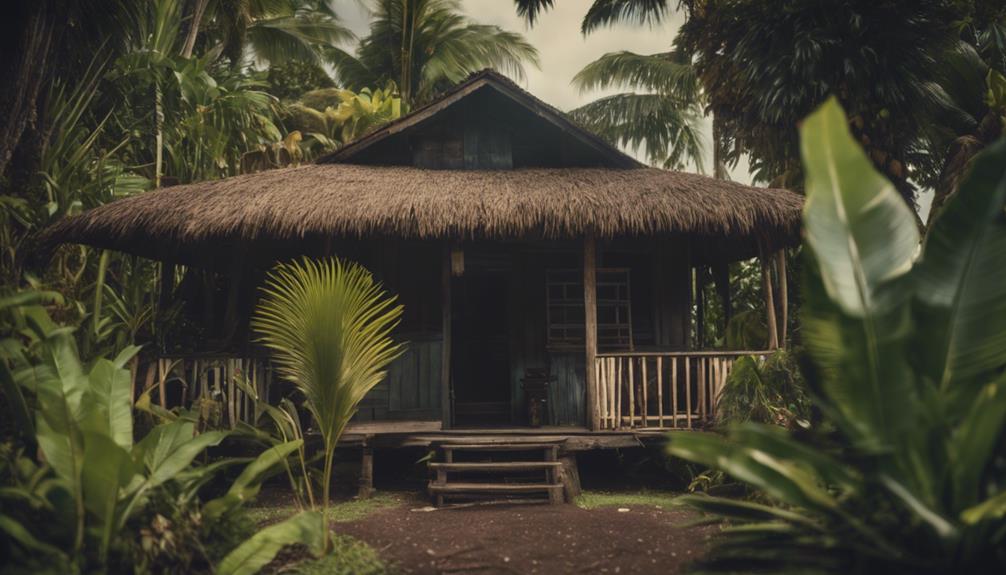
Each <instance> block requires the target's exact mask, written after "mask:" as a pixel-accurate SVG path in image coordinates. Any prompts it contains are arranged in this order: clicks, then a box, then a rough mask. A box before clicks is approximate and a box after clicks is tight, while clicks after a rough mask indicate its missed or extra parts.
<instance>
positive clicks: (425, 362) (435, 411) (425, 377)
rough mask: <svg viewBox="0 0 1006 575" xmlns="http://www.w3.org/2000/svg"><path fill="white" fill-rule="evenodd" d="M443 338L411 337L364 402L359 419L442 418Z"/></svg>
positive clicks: (361, 404)
mask: <svg viewBox="0 0 1006 575" xmlns="http://www.w3.org/2000/svg"><path fill="white" fill-rule="evenodd" d="M441 345H442V342H441V340H440V339H439V338H438V339H434V340H427V341H410V342H409V347H408V350H407V351H406V352H405V353H404V354H403V355H402V357H400V358H398V359H397V360H395V362H394V363H393V364H392V365H391V366H390V368H389V369H388V376H387V377H386V378H385V379H384V381H382V382H381V383H379V384H378V385H377V387H375V388H374V389H372V390H371V391H370V393H368V394H367V397H365V398H364V399H363V401H362V402H360V410H359V411H358V412H357V416H356V420H357V421H381V420H402V419H409V420H420V421H422V420H438V419H440V361H441V359H440V357H441V356H440V354H441Z"/></svg>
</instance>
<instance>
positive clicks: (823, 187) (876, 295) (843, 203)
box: [800, 98, 919, 318]
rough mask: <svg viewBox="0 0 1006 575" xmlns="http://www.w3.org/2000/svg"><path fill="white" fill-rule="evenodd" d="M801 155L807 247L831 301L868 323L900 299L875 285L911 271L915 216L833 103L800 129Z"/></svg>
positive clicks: (915, 240) (916, 234) (916, 233)
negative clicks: (871, 160) (875, 164)
mask: <svg viewBox="0 0 1006 575" xmlns="http://www.w3.org/2000/svg"><path fill="white" fill-rule="evenodd" d="M800 150H801V153H802V156H803V162H804V169H805V170H806V173H807V184H806V191H807V203H806V206H805V207H804V223H805V226H806V232H807V235H806V242H807V245H808V246H810V248H811V249H812V250H813V251H814V254H815V255H816V256H817V259H818V263H819V266H820V271H821V279H822V281H823V282H824V286H825V288H826V289H827V292H828V295H829V296H830V297H831V299H832V300H833V301H834V302H835V303H837V304H838V305H839V307H840V308H841V309H842V311H844V312H845V313H847V314H849V315H850V316H852V317H862V318H868V317H869V316H871V315H873V314H875V313H876V311H875V310H877V309H881V308H883V307H885V306H886V305H890V301H887V300H894V301H898V300H899V299H900V297H903V296H899V295H898V294H896V293H889V292H887V293H885V292H884V291H883V290H882V289H881V286H882V284H884V283H887V282H890V281H891V280H892V279H895V278H897V277H899V276H903V275H905V274H907V273H908V272H909V270H910V269H911V266H912V258H913V256H914V255H915V252H916V250H917V248H918V245H919V231H918V228H917V227H916V224H915V218H914V217H913V215H912V212H911V210H910V208H909V207H908V206H907V205H906V204H905V202H904V200H902V199H901V196H899V195H898V193H897V191H896V190H895V189H894V186H893V185H892V184H891V183H890V182H889V181H887V179H886V178H884V177H883V176H882V175H880V173H878V172H877V170H876V169H875V168H874V167H873V164H872V162H870V160H869V159H867V157H866V154H864V153H863V151H862V149H860V147H859V146H858V145H857V144H856V142H855V140H853V138H852V135H851V134H850V133H849V127H848V122H847V121H846V119H845V114H844V112H843V111H842V108H841V106H839V104H838V102H837V101H836V100H835V99H834V98H831V99H829V100H828V101H827V102H826V103H825V104H824V105H823V106H821V107H820V108H819V109H818V110H817V111H816V112H814V113H813V114H811V115H810V116H809V117H808V118H807V119H806V120H805V121H804V123H803V125H802V126H801V127H800Z"/></svg>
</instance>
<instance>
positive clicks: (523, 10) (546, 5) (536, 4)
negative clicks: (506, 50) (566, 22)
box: [514, 0, 555, 26]
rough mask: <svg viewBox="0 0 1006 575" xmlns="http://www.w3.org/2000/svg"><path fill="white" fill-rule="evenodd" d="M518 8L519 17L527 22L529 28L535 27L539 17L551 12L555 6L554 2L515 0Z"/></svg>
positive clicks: (547, 0) (546, 0) (552, 0)
mask: <svg viewBox="0 0 1006 575" xmlns="http://www.w3.org/2000/svg"><path fill="white" fill-rule="evenodd" d="M514 4H516V6H517V15H518V16H520V17H521V18H523V19H524V20H525V21H527V24H528V26H534V23H535V21H536V20H537V19H538V17H539V16H540V15H541V14H543V13H544V12H546V11H547V10H551V9H552V6H553V5H554V4H555V1H554V0H514Z"/></svg>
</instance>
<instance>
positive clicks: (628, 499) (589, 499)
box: [576, 490, 680, 509]
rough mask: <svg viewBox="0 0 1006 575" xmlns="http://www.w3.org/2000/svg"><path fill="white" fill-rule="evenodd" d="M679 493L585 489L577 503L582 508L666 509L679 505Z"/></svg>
mask: <svg viewBox="0 0 1006 575" xmlns="http://www.w3.org/2000/svg"><path fill="white" fill-rule="evenodd" d="M679 496H680V494H679V493H671V492H668V491H646V490H642V491H584V492H583V493H582V494H581V495H580V497H578V498H577V499H576V505H577V506H578V507H580V508H582V509H597V508H600V507H632V506H633V505H635V506H637V507H638V506H644V507H660V508H662V509H666V508H668V507H671V506H673V505H678V503H677V502H676V501H675V500H676V499H677V498H678V497H679Z"/></svg>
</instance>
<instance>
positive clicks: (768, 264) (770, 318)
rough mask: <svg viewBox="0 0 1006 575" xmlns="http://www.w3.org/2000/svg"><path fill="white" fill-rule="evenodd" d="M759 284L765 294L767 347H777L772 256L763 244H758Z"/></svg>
mask: <svg viewBox="0 0 1006 575" xmlns="http://www.w3.org/2000/svg"><path fill="white" fill-rule="evenodd" d="M760 248H761V249H760V252H761V257H760V258H759V259H760V260H761V286H762V291H763V292H764V294H765V316H766V325H767V328H768V329H767V331H768V348H769V349H776V348H777V347H779V327H778V325H777V324H776V317H775V297H773V294H772V256H771V255H770V254H769V253H768V250H767V249H765V248H764V246H763V245H762V246H760Z"/></svg>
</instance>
